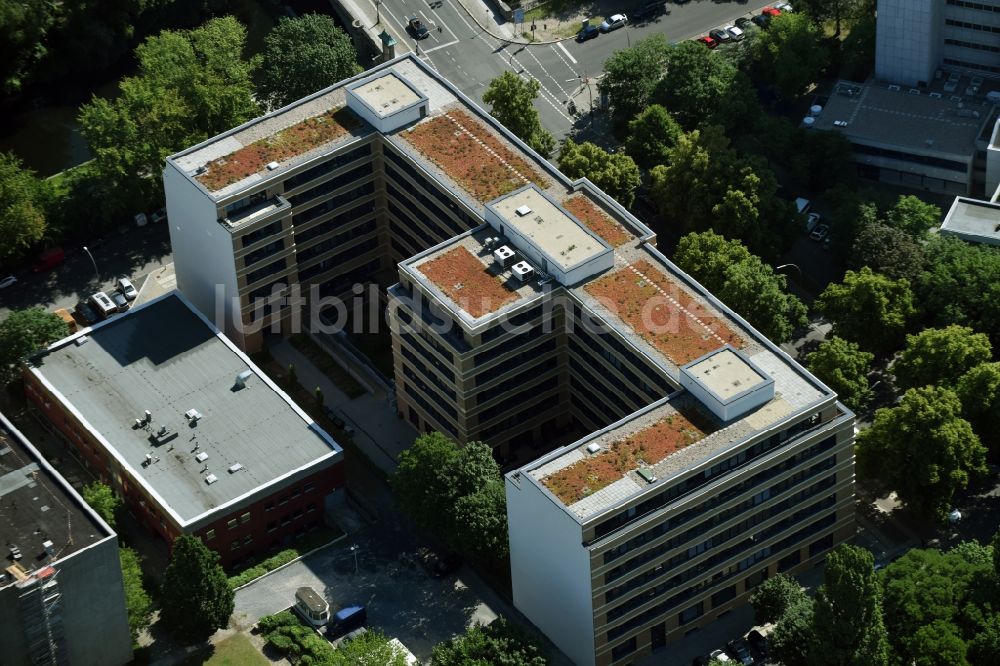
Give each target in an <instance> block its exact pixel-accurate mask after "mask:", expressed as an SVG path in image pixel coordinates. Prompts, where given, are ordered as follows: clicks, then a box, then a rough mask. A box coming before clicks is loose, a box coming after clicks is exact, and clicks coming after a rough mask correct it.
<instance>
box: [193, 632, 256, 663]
mask: <svg viewBox="0 0 1000 666" xmlns="http://www.w3.org/2000/svg"><path fill="white" fill-rule="evenodd" d="M270 663H271V662H270V661H268V660H267V659H266V658H265V657H264V655H262V654H261V653H260V652H259V651H258V650H257V648H256V647H254V644H253V643H251V642H250V639H249V638H247V637H246V636H245V635H244V634H233V635H232V636H230V637H229V638H227V639H226V640H224V641H222V642H220V643H216V644H215V646H213V648H211V651H208V650H206V651H205V652H203V653H201V654H200V655H193V656H191V657H188V658H187V659H185V660H184V661H183V662H181V666H200V665H202V664H204V666H269V664H270Z"/></svg>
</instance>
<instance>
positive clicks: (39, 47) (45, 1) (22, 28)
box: [0, 0, 56, 94]
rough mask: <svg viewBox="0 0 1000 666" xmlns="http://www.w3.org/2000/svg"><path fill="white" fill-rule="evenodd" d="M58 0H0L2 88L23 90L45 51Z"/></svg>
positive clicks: (1, 89) (0, 70) (0, 80)
mask: <svg viewBox="0 0 1000 666" xmlns="http://www.w3.org/2000/svg"><path fill="white" fill-rule="evenodd" d="M55 14H56V4H55V3H53V2H50V1H49V0H0V91H2V92H3V93H4V94H11V93H15V92H17V91H19V90H20V89H21V87H22V86H23V84H24V82H25V79H26V78H27V77H28V74H29V72H30V70H31V67H32V66H33V65H34V64H35V63H36V62H38V61H39V60H40V59H41V58H42V56H44V55H45V52H46V47H45V42H44V38H45V34H46V32H47V31H48V29H49V27H50V26H51V25H52V23H53V21H54V19H55Z"/></svg>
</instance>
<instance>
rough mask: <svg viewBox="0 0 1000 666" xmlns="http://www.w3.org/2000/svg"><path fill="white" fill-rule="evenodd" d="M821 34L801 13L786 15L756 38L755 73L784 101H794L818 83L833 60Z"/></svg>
mask: <svg viewBox="0 0 1000 666" xmlns="http://www.w3.org/2000/svg"><path fill="white" fill-rule="evenodd" d="M821 34H822V33H821V31H820V29H819V28H818V27H816V25H815V24H814V23H813V22H812V21H810V20H809V17H807V16H805V15H804V14H801V13H788V12H784V13H782V14H781V15H780V16H777V17H775V18H774V19H773V20H772V21H771V24H770V27H769V28H768V29H767V30H765V31H763V32H762V33H761V34H760V35H758V36H757V37H756V39H755V40H754V42H753V45H752V49H753V52H752V57H753V64H752V70H753V72H754V73H755V74H756V77H758V78H759V80H762V81H766V82H768V83H770V84H771V85H773V86H774V87H775V89H776V90H777V91H778V92H779V93H780V94H781V95H782V97H784V98H785V99H789V100H791V99H794V98H796V97H798V96H799V95H800V94H802V93H803V92H805V89H806V86H808V85H809V84H811V83H813V82H814V81H816V80H818V79H819V76H820V74H821V72H822V71H823V68H825V67H826V65H827V63H828V62H829V59H830V53H829V50H828V49H827V46H826V45H825V44H823V42H822V40H821V39H820V37H821Z"/></svg>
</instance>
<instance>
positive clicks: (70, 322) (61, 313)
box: [53, 308, 77, 333]
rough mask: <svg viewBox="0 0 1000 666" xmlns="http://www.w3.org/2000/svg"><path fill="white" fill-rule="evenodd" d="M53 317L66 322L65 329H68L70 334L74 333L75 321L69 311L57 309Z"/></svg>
mask: <svg viewBox="0 0 1000 666" xmlns="http://www.w3.org/2000/svg"><path fill="white" fill-rule="evenodd" d="M53 314H54V315H55V316H57V317H59V318H60V319H62V320H63V321H64V322H66V327H67V328H68V329H69V332H70V333H76V328H77V326H76V319H74V318H73V315H72V314H70V312H69V310H67V309H66V308H59V309H58V310H56V311H55V312H54V313H53Z"/></svg>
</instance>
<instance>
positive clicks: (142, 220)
mask: <svg viewBox="0 0 1000 666" xmlns="http://www.w3.org/2000/svg"><path fill="white" fill-rule="evenodd" d="M147 222H149V218H148V217H146V214H145V213H136V214H135V226H137V227H144V226H146V223H147Z"/></svg>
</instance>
